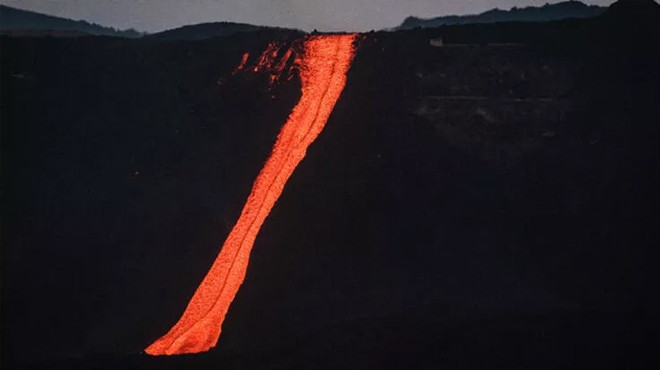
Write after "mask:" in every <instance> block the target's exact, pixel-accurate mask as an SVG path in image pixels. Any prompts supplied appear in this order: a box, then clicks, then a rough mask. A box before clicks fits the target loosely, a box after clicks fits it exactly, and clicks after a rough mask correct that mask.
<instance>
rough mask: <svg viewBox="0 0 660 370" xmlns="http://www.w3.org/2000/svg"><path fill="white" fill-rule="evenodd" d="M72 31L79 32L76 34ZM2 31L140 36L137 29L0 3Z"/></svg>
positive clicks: (24, 34)
mask: <svg viewBox="0 0 660 370" xmlns="http://www.w3.org/2000/svg"><path fill="white" fill-rule="evenodd" d="M72 32H78V34H74V33H72ZM0 33H7V34H12V35H20V36H29V35H55V36H73V35H103V36H118V37H140V36H141V33H140V32H138V31H135V30H117V29H114V28H111V27H103V26H99V25H98V24H94V23H89V22H86V21H75V20H72V19H66V18H60V17H54V16H51V15H46V14H41V13H37V12H32V11H29V10H22V9H16V8H12V7H10V6H6V5H0Z"/></svg>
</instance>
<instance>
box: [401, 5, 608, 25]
mask: <svg viewBox="0 0 660 370" xmlns="http://www.w3.org/2000/svg"><path fill="white" fill-rule="evenodd" d="M605 9H606V8H604V7H599V6H595V5H586V4H584V3H582V2H580V1H565V2H561V3H556V4H545V5H543V6H541V7H533V6H530V7H524V8H517V7H514V8H512V9H510V10H501V9H493V10H489V11H487V12H484V13H481V14H476V15H450V16H442V17H436V18H426V19H425V18H418V17H412V16H411V17H408V18H406V19H405V20H404V21H403V23H401V25H400V26H398V27H397V29H399V30H405V29H413V28H417V27H421V28H432V27H438V26H444V25H456V24H471V23H495V22H545V21H553V20H561V19H568V18H590V17H595V16H597V15H599V14H602V13H603V12H604V11H605Z"/></svg>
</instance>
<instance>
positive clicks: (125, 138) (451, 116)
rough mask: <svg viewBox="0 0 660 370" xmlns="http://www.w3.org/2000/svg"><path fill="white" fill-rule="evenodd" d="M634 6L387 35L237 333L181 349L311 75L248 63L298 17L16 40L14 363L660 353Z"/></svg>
mask: <svg viewBox="0 0 660 370" xmlns="http://www.w3.org/2000/svg"><path fill="white" fill-rule="evenodd" d="M630 12H631V11H630V10H629V9H619V10H617V9H616V8H615V9H614V11H612V9H610V11H608V12H606V13H605V14H603V15H602V16H600V17H598V18H594V19H590V20H569V21H560V22H552V23H535V24H525V23H506V24H492V25H474V26H450V27H449V26H448V27H442V28H436V29H424V30H412V31H402V32H396V33H370V34H366V35H365V37H364V38H363V40H362V42H361V45H360V47H359V49H358V52H357V55H356V59H355V61H354V64H353V67H352V69H351V71H350V73H349V76H348V83H347V86H346V89H345V90H344V93H343V95H342V97H341V99H340V101H339V102H338V104H337V106H336V107H335V110H334V112H333V114H332V116H331V117H330V120H329V121H328V124H327V126H326V128H325V130H324V132H323V133H322V134H321V135H320V136H319V138H318V139H317V141H316V142H315V143H314V144H313V145H312V146H311V147H310V149H309V151H308V153H307V157H306V158H305V160H304V161H303V162H302V163H301V165H300V166H299V167H298V169H297V170H296V172H295V173H294V175H293V176H292V178H291V180H290V181H289V183H288V184H287V187H286V189H285V191H284V193H283V195H282V197H281V198H280V200H279V201H278V203H277V205H276V206H275V208H274V209H273V211H272V212H271V214H270V216H269V218H268V219H267V221H266V223H265V224H264V227H263V228H262V230H261V233H260V234H259V237H258V238H257V241H256V243H255V246H254V250H253V253H252V258H251V262H250V267H249V270H248V275H247V278H246V280H245V283H244V285H243V287H242V288H241V290H240V292H239V293H238V296H237V297H236V300H235V301H234V303H233V305H232V307H231V309H230V311H229V314H228V317H227V320H226V321H225V323H224V326H223V334H222V336H221V338H220V341H219V344H218V347H217V348H216V349H215V350H213V351H211V352H209V353H206V354H201V355H195V356H178V357H170V358H167V357H165V358H163V357H159V358H153V357H148V356H146V355H144V354H142V353H141V351H142V350H143V348H144V347H145V346H146V345H148V344H149V343H150V342H151V341H153V340H154V339H156V338H157V337H158V336H159V335H161V334H163V333H164V332H165V331H166V330H167V329H168V328H169V327H170V325H172V324H173V323H174V322H175V321H176V319H177V318H178V316H179V315H180V314H181V312H182V311H183V309H184V307H185V305H186V303H187V300H188V298H189V297H190V296H191V295H192V293H193V291H194V289H195V288H196V286H197V284H198V283H199V281H200V280H201V279H202V277H203V276H204V274H205V273H206V272H207V270H208V267H209V265H210V264H211V262H212V261H213V259H214V258H215V256H216V255H217V253H218V248H219V247H220V246H221V245H222V242H223V241H224V238H225V237H226V235H227V233H228V232H229V230H230V228H231V227H232V225H233V223H234V222H235V220H236V219H237V217H238V214H239V212H240V210H241V207H242V206H243V202H244V200H245V198H246V197H247V194H248V192H249V191H250V187H251V183H252V181H253V179H254V178H255V176H256V174H257V173H258V172H259V169H260V168H261V165H262V164H263V162H264V160H265V159H266V158H267V156H268V154H269V151H270V148H271V146H272V143H273V142H274V139H275V137H276V135H277V132H278V131H279V128H280V126H281V125H282V123H283V122H284V121H285V120H286V118H287V115H288V113H289V111H290V110H291V108H292V107H293V106H294V105H295V103H296V101H297V99H298V97H299V94H300V92H299V82H298V80H297V79H296V78H294V79H293V80H291V81H289V82H283V83H281V84H279V85H276V86H274V87H272V88H269V86H268V76H267V75H265V74H261V73H238V74H235V75H232V73H231V72H232V70H233V69H234V67H235V66H236V65H237V64H238V62H239V61H240V60H241V56H242V55H243V53H244V52H246V51H247V52H250V54H251V55H258V54H259V53H260V52H261V51H263V50H264V49H265V48H266V45H267V44H268V43H269V42H270V41H272V40H273V39H278V40H281V41H282V42H291V41H292V39H294V38H296V37H300V36H299V34H297V33H293V32H292V33H288V32H285V31H278V32H256V33H248V34H237V35H233V36H230V37H226V38H216V39H209V40H203V41H195V42H192V41H167V42H166V41H159V40H153V39H152V40H149V39H136V40H129V39H120V38H103V37H82V38H76V39H57V38H8V37H2V38H0V49H1V50H2V66H1V67H2V74H1V81H2V90H1V91H2V191H3V216H2V217H3V218H2V219H3V235H2V238H3V240H2V346H3V349H2V350H3V353H2V362H3V368H5V369H13V368H34V369H87V368H93V369H95V368H99V369H116V368H126V369H138V368H154V369H161V368H162V369H177V368H182V369H183V368H185V369H202V368H209V369H210V368H225V369H251V368H313V369H337V368H347V369H350V368H370V369H371V368H445V369H459V368H525V369H556V368H577V369H585V368H607V369H646V368H654V367H655V366H654V361H655V360H656V359H657V354H656V352H657V351H656V349H657V348H658V344H660V343H658V322H659V321H658V320H659V317H658V313H659V312H660V299H659V298H658V295H657V286H656V284H655V282H656V281H658V280H659V279H658V277H659V276H658V275H659V273H658V268H657V264H658V259H657V257H658V252H657V247H658V245H659V243H658V241H659V240H660V239H659V238H658V229H657V220H658V219H659V218H658V213H659V211H658V210H659V209H660V208H659V206H660V203H659V201H658V195H657V194H658V193H657V189H658V188H660V186H659V185H660V182H659V181H658V174H659V171H658V170H659V168H658V167H659V163H660V161H659V160H660V158H659V153H660V151H659V150H658V139H659V138H660V136H659V134H660V126H659V123H660V109H659V106H658V103H660V70H659V69H658V67H657V66H659V65H660V50H659V47H658V45H660V38H659V35H660V32H659V28H658V27H660V22H658V21H657V20H658V18H654V17H656V16H655V15H654V14H655V13H653V11H644V12H641V13H640V12H638V13H634V11H633V15H634V16H633V17H631V16H630ZM438 38H443V42H444V43H445V44H449V45H446V46H443V47H433V46H431V45H430V43H429V40H430V39H438Z"/></svg>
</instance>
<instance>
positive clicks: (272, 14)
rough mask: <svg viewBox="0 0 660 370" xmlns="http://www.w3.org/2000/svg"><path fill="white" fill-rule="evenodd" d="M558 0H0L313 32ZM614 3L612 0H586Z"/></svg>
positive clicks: (113, 15)
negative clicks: (408, 17) (413, 16)
mask: <svg viewBox="0 0 660 370" xmlns="http://www.w3.org/2000/svg"><path fill="white" fill-rule="evenodd" d="M547 2H550V3H556V2H559V1H557V0H358V1H356V0H333V1H326V0H268V1H263V0H111V1H97V0H0V3H2V4H5V5H9V6H14V7H17V8H22V9H28V10H33V11H38V12H42V13H46V14H52V15H56V16H61V17H66V18H72V19H84V20H87V21H90V22H94V23H99V24H101V25H104V26H112V27H116V28H121V29H125V28H135V29H137V30H139V31H146V32H157V31H162V30H166V29H170V28H175V27H180V26H183V25H187V24H195V23H203V22H217V21H231V22H245V23H252V24H259V25H268V26H282V27H295V28H301V29H303V30H307V31H311V30H313V29H318V30H320V31H368V30H371V29H382V28H388V27H394V26H396V25H398V24H400V23H401V21H403V19H404V18H405V17H407V16H409V15H415V16H421V17H434V16H441V15H449V14H475V13H480V12H483V11H486V10H489V9H492V8H496V7H498V8H501V9H509V8H511V7H513V6H517V7H524V6H529V5H536V6H538V5H543V4H545V3H547ZM585 2H586V3H588V4H593V5H609V4H611V3H613V2H614V1H613V0H589V1H585Z"/></svg>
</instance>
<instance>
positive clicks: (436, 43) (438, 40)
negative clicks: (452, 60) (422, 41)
mask: <svg viewBox="0 0 660 370" xmlns="http://www.w3.org/2000/svg"><path fill="white" fill-rule="evenodd" d="M429 44H430V45H431V46H434V47H436V48H437V47H441V46H444V45H445V43H444V41H443V40H442V37H436V38H432V39H431V40H429Z"/></svg>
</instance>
